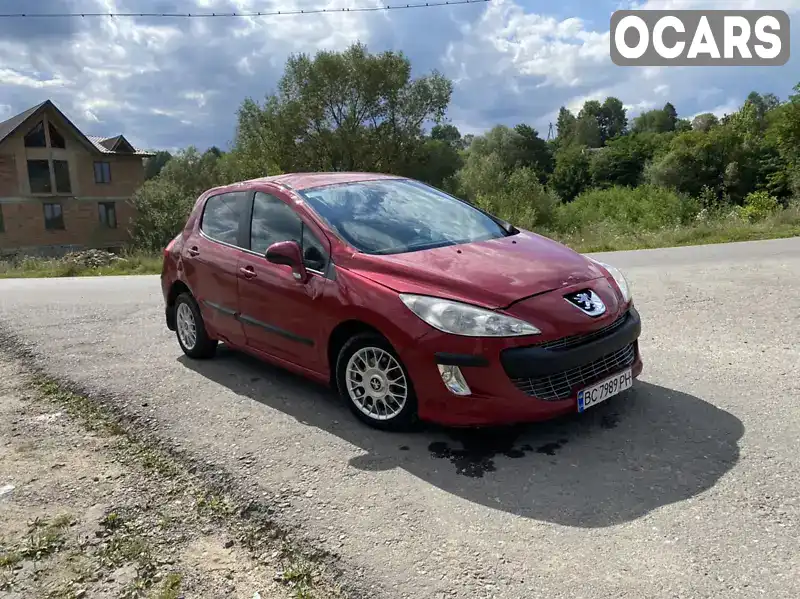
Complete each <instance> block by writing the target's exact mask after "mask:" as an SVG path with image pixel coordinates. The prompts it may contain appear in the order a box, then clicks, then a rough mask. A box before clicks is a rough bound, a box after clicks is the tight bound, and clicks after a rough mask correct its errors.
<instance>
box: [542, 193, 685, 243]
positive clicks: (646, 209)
mask: <svg viewBox="0 0 800 599" xmlns="http://www.w3.org/2000/svg"><path fill="white" fill-rule="evenodd" d="M699 211H700V205H699V203H698V202H697V201H696V200H694V199H692V198H689V197H687V196H682V195H679V194H677V193H675V192H674V191H671V190H669V189H665V188H663V187H656V186H652V185H643V186H640V187H635V188H630V187H612V188H610V189H603V190H600V189H594V190H590V191H586V192H584V193H582V194H581V195H579V196H578V197H577V198H575V200H574V201H572V202H570V203H569V204H563V205H561V206H559V207H558V208H557V210H556V211H555V223H554V224H555V226H556V228H557V229H558V230H560V231H563V232H568V231H579V230H581V229H583V228H585V227H587V226H594V225H596V224H598V223H613V224H614V225H615V227H614V228H615V229H616V230H618V231H630V232H636V231H654V230H656V229H660V228H663V227H671V226H676V225H681V224H687V223H689V222H690V221H691V220H692V219H694V218H695V217H696V216H697V213H698V212H699Z"/></svg>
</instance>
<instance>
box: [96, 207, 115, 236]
mask: <svg viewBox="0 0 800 599" xmlns="http://www.w3.org/2000/svg"><path fill="white" fill-rule="evenodd" d="M117 204H118V202H97V219H98V221H99V222H100V225H101V226H103V227H104V228H106V229H111V230H114V229H118V228H119V219H118V218H117ZM100 206H105V208H106V220H108V207H109V206H111V210H112V211H113V212H114V226H113V227H112V226H111V225H109V224H108V223H107V222H103V219H102V218H101V217H100Z"/></svg>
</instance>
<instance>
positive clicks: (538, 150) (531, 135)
mask: <svg viewBox="0 0 800 599" xmlns="http://www.w3.org/2000/svg"><path fill="white" fill-rule="evenodd" d="M514 131H515V132H516V133H517V135H519V141H518V143H519V146H520V150H521V152H520V164H521V165H522V166H523V167H530V168H532V169H533V171H534V172H535V173H536V175H537V177H538V178H539V181H540V182H541V183H545V182H546V181H547V176H548V175H549V174H550V173H552V172H553V167H554V166H555V165H554V162H553V155H552V154H551V152H550V147H549V146H548V145H547V142H546V141H545V140H543V139H542V138H541V137H539V133H538V131H536V129H534V128H533V127H531V126H530V125H525V124H524V123H523V124H520V125H517V126H516V127H514Z"/></svg>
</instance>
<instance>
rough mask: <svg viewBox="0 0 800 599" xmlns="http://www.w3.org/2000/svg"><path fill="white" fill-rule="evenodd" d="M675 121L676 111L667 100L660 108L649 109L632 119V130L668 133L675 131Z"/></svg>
mask: <svg viewBox="0 0 800 599" xmlns="http://www.w3.org/2000/svg"><path fill="white" fill-rule="evenodd" d="M677 123H678V113H677V111H676V110H675V107H674V106H673V105H672V104H670V103H669V102H667V104H666V105H665V106H664V108H662V109H661V110H649V111H647V112H643V113H642V114H640V115H639V116H637V117H636V118H635V119H633V130H634V132H636V133H668V132H670V131H675V126H676V125H677Z"/></svg>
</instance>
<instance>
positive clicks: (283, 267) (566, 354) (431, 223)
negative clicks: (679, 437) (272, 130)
mask: <svg viewBox="0 0 800 599" xmlns="http://www.w3.org/2000/svg"><path fill="white" fill-rule="evenodd" d="M161 282H162V288H163V293H164V300H165V303H166V321H167V326H168V328H169V329H170V330H173V331H176V332H177V337H178V343H179V344H180V346H181V349H182V350H183V351H184V353H186V355H188V356H190V357H192V358H210V357H212V356H213V355H214V352H215V350H216V347H217V343H218V342H220V341H221V342H223V343H226V344H228V345H229V346H231V347H233V348H236V349H239V350H242V351H246V352H249V353H251V354H254V355H255V356H257V357H260V358H262V359H264V360H267V361H269V362H271V363H273V364H277V365H280V366H282V367H285V368H287V369H289V370H292V371H295V372H298V373H300V374H302V375H305V376H307V377H309V378H312V379H315V380H317V381H320V382H324V383H329V384H331V385H333V386H334V388H335V389H337V390H338V392H339V393H340V394H341V396H342V397H343V398H344V400H345V401H346V402H347V403H348V404H349V406H350V407H351V408H352V410H353V412H354V413H355V414H356V416H358V417H359V418H361V419H362V420H364V421H365V422H367V423H369V424H371V425H373V426H376V427H379V428H397V427H401V426H404V425H407V424H409V423H410V422H411V421H412V420H414V419H415V418H419V419H422V420H427V421H434V422H438V423H441V424H446V425H464V426H472V425H492V424H510V423H519V422H525V421H535V420H543V419H547V418H551V417H555V416H558V415H562V414H567V413H570V412H583V411H584V410H585V409H587V408H589V407H591V406H594V405H596V404H598V403H599V402H602V401H604V400H606V399H608V398H609V397H611V396H613V395H616V394H618V393H620V392H621V391H624V390H625V389H628V388H629V387H631V386H632V385H633V379H634V378H635V377H637V376H638V375H639V374H640V373H641V371H642V362H641V358H640V356H639V347H638V337H639V333H640V330H641V325H640V320H639V315H638V313H637V311H636V310H635V309H634V307H633V302H632V301H631V296H630V288H629V286H628V283H627V281H626V280H625V277H624V276H623V275H622V274H621V273H620V272H619V271H618V270H617V269H615V268H613V267H611V266H608V265H606V264H602V263H599V262H596V261H594V260H592V259H590V258H587V257H585V256H583V255H581V254H578V253H576V252H574V251H572V250H571V249H569V248H567V247H565V246H563V245H561V244H559V243H556V242H555V241H552V240H550V239H547V238H545V237H541V236H539V235H536V234H534V233H531V232H528V231H523V230H519V229H517V228H515V227H514V226H512V225H511V224H509V223H507V222H504V221H502V220H500V219H498V218H496V217H494V216H492V215H490V214H487V213H486V212H483V211H481V210H479V209H478V208H476V207H474V206H472V205H471V204H469V203H467V202H464V201H462V200H459V199H458V198H455V197H453V196H450V195H448V194H446V193H444V192H442V191H439V190H438V189H435V188H432V187H430V186H428V185H425V184H423V183H420V182H418V181H414V180H411V179H407V178H401V177H394V176H386V175H377V174H371V173H303V174H288V175H279V176H275V177H266V178H263V179H255V180H252V181H245V182H242V183H236V184H234V185H228V186H226V187H219V188H216V189H211V190H209V191H207V192H205V193H204V194H203V195H202V196H200V198H198V200H197V202H196V204H195V207H194V209H193V211H192V213H191V215H190V216H189V219H188V222H187V223H186V226H185V227H184V229H183V231H182V232H181V233H180V234H179V235H178V236H177V237H176V238H175V239H174V240H173V241H172V242H171V243H170V244H169V246H168V247H167V248H166V250H165V251H164V268H163V272H162V277H161Z"/></svg>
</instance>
